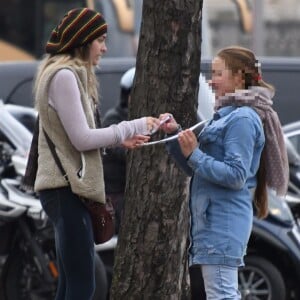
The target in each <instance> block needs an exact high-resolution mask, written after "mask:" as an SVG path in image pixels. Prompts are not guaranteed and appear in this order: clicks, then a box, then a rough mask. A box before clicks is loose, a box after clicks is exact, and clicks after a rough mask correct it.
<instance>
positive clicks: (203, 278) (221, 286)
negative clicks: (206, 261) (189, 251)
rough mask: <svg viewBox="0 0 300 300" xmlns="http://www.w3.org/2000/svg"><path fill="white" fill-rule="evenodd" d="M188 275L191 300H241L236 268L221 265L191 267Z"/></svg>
mask: <svg viewBox="0 0 300 300" xmlns="http://www.w3.org/2000/svg"><path fill="white" fill-rule="evenodd" d="M189 273H190V281H191V300H206V299H207V300H227V299H234V300H239V299H241V294H240V292H239V291H238V269H237V268H234V267H228V266H222V265H192V266H190V268H189ZM204 286H205V288H204Z"/></svg>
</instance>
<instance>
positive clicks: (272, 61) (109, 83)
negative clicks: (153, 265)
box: [0, 57, 300, 124]
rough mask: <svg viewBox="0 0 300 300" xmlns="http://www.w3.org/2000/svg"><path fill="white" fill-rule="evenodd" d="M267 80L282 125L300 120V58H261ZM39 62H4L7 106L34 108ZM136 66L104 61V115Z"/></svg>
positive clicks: (206, 69) (1, 72) (0, 71)
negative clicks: (273, 93) (273, 90)
mask: <svg viewBox="0 0 300 300" xmlns="http://www.w3.org/2000/svg"><path fill="white" fill-rule="evenodd" d="M260 60H261V64H262V71H263V77H264V79H266V80H267V81H268V82H270V83H272V84H273V85H274V86H275V87H276V95H275V98H274V107H275V108H276V110H277V111H278V113H279V117H280V120H281V122H282V124H286V123H289V122H293V121H297V120H298V115H299V114H298V111H299V109H298V107H299V99H298V97H299V94H300V86H299V82H300V58H287V57H274V58H266V57H262V58H260ZM38 64H39V62H38V61H32V62H10V63H8V62H7V63H0V99H2V100H3V102H4V103H10V104H18V105H23V106H29V107H32V106H33V105H34V103H33V96H32V83H33V80H34V76H35V72H36V69H37V66H38ZM134 65H135V58H130V57H122V58H121V57H115V58H105V57H104V58H102V59H101V63H100V68H97V70H96V75H97V77H98V79H99V81H100V96H101V98H102V100H101V111H102V115H104V114H105V112H106V111H107V110H108V109H109V108H111V107H113V106H115V104H116V103H117V101H118V100H119V92H120V89H119V83H120V79H121V76H122V75H123V73H124V72H125V71H127V70H128V69H129V68H131V67H133V66H134ZM201 72H202V73H203V74H205V75H209V73H210V61H209V60H207V59H203V60H202V62H201Z"/></svg>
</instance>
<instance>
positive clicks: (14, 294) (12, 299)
mask: <svg viewBox="0 0 300 300" xmlns="http://www.w3.org/2000/svg"><path fill="white" fill-rule="evenodd" d="M24 257H26V254H24V253H23V252H22V251H21V250H20V249H18V250H16V251H13V252H12V253H11V254H10V255H9V256H8V258H7V260H6V262H5V264H4V266H3V269H2V273H1V292H0V300H53V299H54V298H55V293H56V284H57V282H53V284H50V283H49V282H45V281H44V280H43V277H42V276H40V273H39V272H38V270H37V268H36V265H35V264H34V262H33V261H32V260H31V261H30V260H28V259H27V261H25V260H24ZM95 278H96V289H95V293H94V297H93V300H106V295H107V292H108V291H107V290H108V283H107V275H106V271H105V266H104V264H103V262H102V260H101V258H100V257H99V255H98V254H97V253H96V252H95Z"/></svg>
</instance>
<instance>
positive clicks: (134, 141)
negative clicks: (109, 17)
mask: <svg viewBox="0 0 300 300" xmlns="http://www.w3.org/2000/svg"><path fill="white" fill-rule="evenodd" d="M106 34H107V24H106V22H105V20H104V18H103V16H102V15H101V14H100V13H98V12H96V11H93V10H91V9H88V8H77V9H73V10H71V11H69V12H68V13H67V14H66V15H65V16H64V17H63V19H62V20H61V22H60V23H59V24H58V25H57V26H56V27H55V28H54V30H53V31H52V33H51V35H50V38H49V41H48V42H47V45H46V53H47V54H46V55H45V58H44V59H43V61H42V63H41V65H40V67H39V70H38V73H37V76H36V82H35V103H36V108H37V110H38V112H39V126H38V128H39V134H38V139H37V140H38V142H37V147H36V148H37V149H38V160H37V171H36V173H34V174H35V176H34V179H33V180H32V182H33V183H34V190H35V191H36V192H38V194H39V196H40V200H41V204H42V206H43V208H44V210H45V212H46V214H47V215H48V217H49V219H50V220H51V221H52V223H53V226H54V230H55V242H56V252H57V253H56V254H57V261H58V271H59V283H58V289H57V294H56V298H55V299H56V300H63V299H64V300H89V299H92V297H93V293H94V289H95V275H94V273H95V272H94V269H95V265H94V264H95V257H94V239H93V232H92V224H91V219H90V215H89V213H88V210H87V208H86V206H85V205H84V203H83V201H84V200H83V199H90V200H93V201H97V202H100V203H105V201H106V200H105V193H104V180H103V168H102V159H101V155H100V151H99V150H100V149H101V148H105V147H113V146H116V145H123V146H125V147H126V148H130V149H132V148H135V147H136V146H138V145H139V144H141V143H143V142H144V141H147V140H148V139H149V137H148V136H147V135H148V134H149V132H150V130H151V129H152V128H153V127H156V126H157V125H158V124H159V120H158V119H157V118H153V117H143V118H140V119H135V120H132V121H124V122H122V123H120V124H118V125H112V126H110V127H108V128H97V127H99V126H97V125H98V124H99V113H98V110H97V104H98V94H97V81H96V76H95V73H94V67H95V66H96V65H98V63H99V59H100V58H101V57H102V55H103V54H105V52H106V51H107V48H106V45H105V39H106ZM47 136H48V137H49V139H50V142H49V139H48V137H47ZM51 141H52V143H53V144H54V147H55V149H54V151H55V152H52V151H51V149H50V147H49V145H50V144H51ZM32 149H33V147H32ZM55 154H56V155H55ZM55 156H56V159H55V158H54V157H55ZM32 157H34V155H32ZM57 158H58V160H59V161H60V164H61V166H62V168H60V167H59V163H58V162H57ZM28 166H29V165H28ZM103 296H104V298H105V295H103Z"/></svg>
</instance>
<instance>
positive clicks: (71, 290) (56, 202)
mask: <svg viewBox="0 0 300 300" xmlns="http://www.w3.org/2000/svg"><path fill="white" fill-rule="evenodd" d="M40 200H41V204H42V207H43V209H44V210H45V212H46V214H47V216H48V217H49V219H50V220H51V221H52V223H53V226H54V231H55V245H56V255H57V264H58V272H59V280H58V287H57V292H56V297H55V300H90V299H92V297H93V294H94V289H95V271H94V270H95V266H94V265H95V260H94V259H95V258H94V238H93V231H92V225H91V219H90V216H89V213H88V211H87V209H86V208H85V206H84V204H83V203H82V201H81V200H80V199H79V197H78V196H77V195H75V194H73V193H72V191H71V189H70V188H69V187H64V188H56V189H49V190H44V191H41V192H40Z"/></svg>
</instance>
